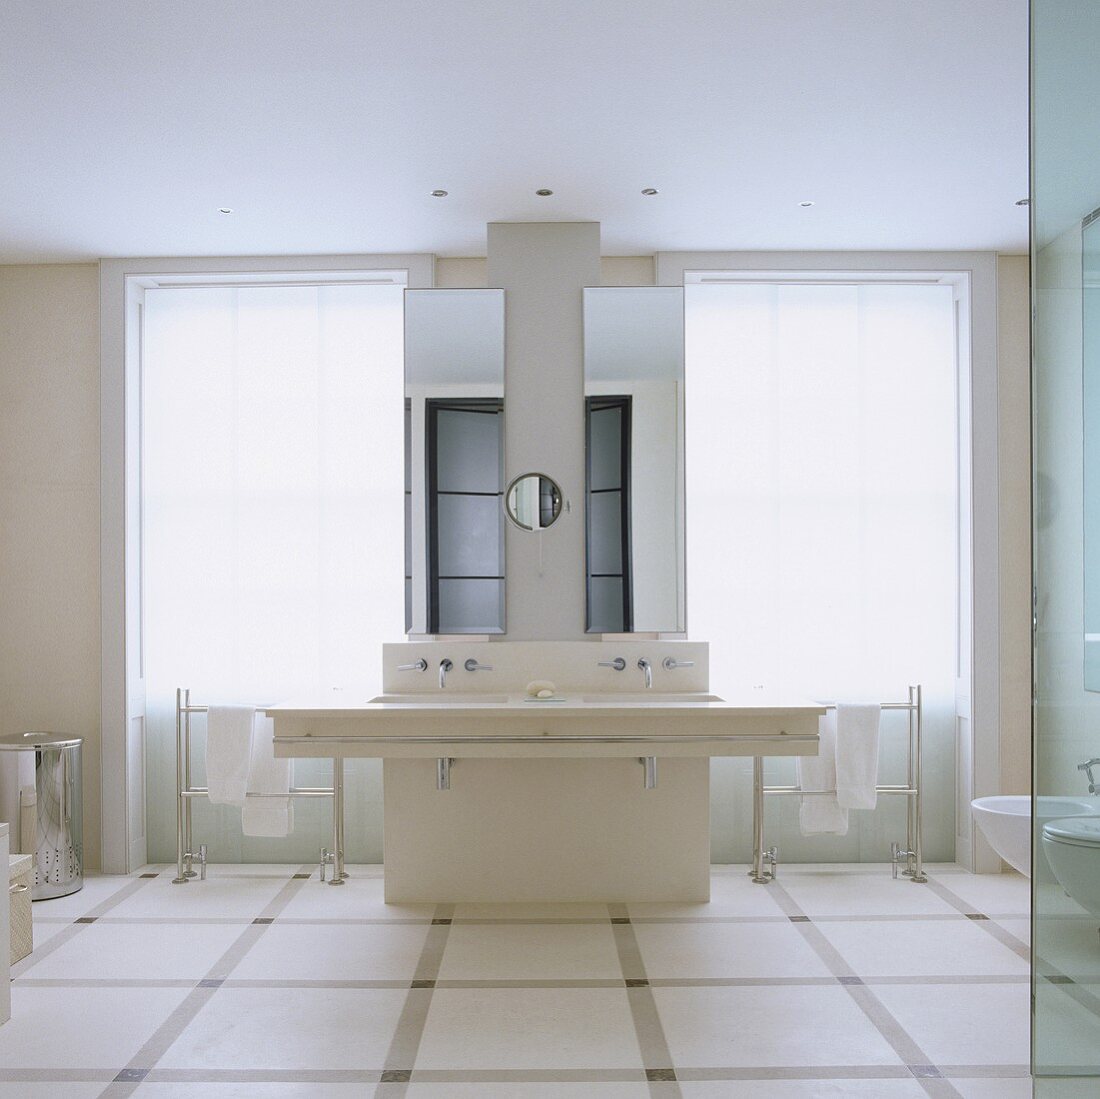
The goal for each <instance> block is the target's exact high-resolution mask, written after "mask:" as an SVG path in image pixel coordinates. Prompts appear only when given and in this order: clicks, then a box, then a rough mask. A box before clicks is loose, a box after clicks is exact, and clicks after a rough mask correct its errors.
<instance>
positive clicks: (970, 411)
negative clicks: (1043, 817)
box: [656, 252, 1001, 873]
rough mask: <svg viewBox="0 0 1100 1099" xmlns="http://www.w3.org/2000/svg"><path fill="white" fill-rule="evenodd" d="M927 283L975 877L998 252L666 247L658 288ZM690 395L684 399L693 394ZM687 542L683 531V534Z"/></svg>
mask: <svg viewBox="0 0 1100 1099" xmlns="http://www.w3.org/2000/svg"><path fill="white" fill-rule="evenodd" d="M799 277H802V278H805V279H812V280H813V281H822V280H828V281H836V282H840V281H845V280H849V281H861V282H868V281H884V280H885V281H891V280H898V281H906V282H915V281H926V280H928V281H934V282H941V283H942V282H946V283H950V284H951V285H953V286H954V288H955V308H956V338H957V341H958V346H957V366H958V379H957V399H958V415H959V439H960V442H962V443H966V442H967V441H968V442H969V446H965V445H963V446H960V450H959V455H958V459H959V460H958V470H959V482H958V506H959V511H958V519H959V560H958V593H959V600H958V614H957V646H958V651H957V675H956V688H955V751H956V791H955V793H956V819H955V858H956V861H957V862H958V863H959V864H961V865H963V866H965V867H966V868H967V869H969V870H972V871H974V872H976V873H996V872H998V871H999V870H1000V869H1001V861H1000V858H999V857H998V856H997V854H996V853H995V852H994V851H993V849H992V848H991V847H990V846H989V844H988V843H987V842H986V841H985V839H984V837H982V836H981V835H980V833H978V832H977V830H976V829H975V826H974V823H973V819H972V814H971V812H970V802H971V801H972V800H973V799H974V798H976V797H984V796H987V795H990V794H997V793H999V792H1000V782H1001V779H1000V773H1001V766H1000V727H1001V721H1000V697H1001V691H1000V685H1001V666H1000V505H999V498H998V497H999V494H998V486H999V453H998V440H999V427H1000V422H999V412H998V328H997V255H996V253H994V252H661V253H658V254H657V256H656V283H657V285H658V286H683V285H685V284H688V283H693V282H703V281H710V280H712V279H719V280H721V281H735V282H738V281H740V282H768V281H773V280H776V279H783V280H784V281H788V280H797V279H798V278H799ZM689 399H690V394H689ZM689 537H690V532H689Z"/></svg>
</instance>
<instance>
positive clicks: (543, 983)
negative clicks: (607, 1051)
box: [14, 973, 1089, 995]
mask: <svg viewBox="0 0 1100 1099" xmlns="http://www.w3.org/2000/svg"><path fill="white" fill-rule="evenodd" d="M1048 979H1049V980H1051V981H1053V982H1056V983H1065V984H1074V983H1075V982H1073V981H1072V980H1071V979H1070V978H1069V977H1063V978H1057V977H1052V978H1048ZM1029 981H1030V977H1029V976H1028V975H1027V974H1026V973H1017V974H1012V975H1003V974H1001V975H981V974H978V975H974V976H965V975H960V974H952V975H943V976H918V977H896V976H889V977H850V976H841V977H648V978H647V977H640V978H639V977H627V978H625V979H623V978H611V977H592V978H581V977H574V978H562V979H557V980H554V979H549V978H547V979H537V978H516V979H508V978H503V977H498V978H494V979H492V980H483V981H479V980H473V979H462V980H459V979H450V980H437V981H433V980H423V979H421V980H408V979H403V980H381V979H377V980H365V979H364V980H339V979H335V978H332V979H321V978H316V979H311V978H305V977H302V978H285V979H283V978H276V977H226V978H221V977H217V978H200V979H197V980H196V979H195V978H178V977H177V978H169V977H147V978H144V977H39V978H36V977H19V978H17V979H16V980H15V982H14V984H16V985H17V986H18V987H19V988H194V987H196V985H197V986H198V987H200V988H218V987H221V988H287V989H291V988H331V989H349V988H351V989H394V988H399V989H400V988H414V989H431V988H445V989H456V988H460V989H461V988H466V989H476V988H535V989H537V988H580V989H585V988H622V987H624V985H625V987H626V988H644V987H646V986H647V985H648V986H650V987H653V988H777V987H788V988H791V987H793V988H821V987H823V986H824V987H829V986H832V985H835V984H837V983H838V982H839V983H840V984H850V985H858V984H866V985H1008V984H1018V985H1022V984H1028V983H1029ZM1078 987H1079V986H1078ZM1084 994H1085V995H1089V993H1087V992H1085V993H1084Z"/></svg>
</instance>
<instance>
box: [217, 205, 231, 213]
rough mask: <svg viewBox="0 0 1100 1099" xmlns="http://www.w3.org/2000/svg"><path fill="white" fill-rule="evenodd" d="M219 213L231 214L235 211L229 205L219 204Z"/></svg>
mask: <svg viewBox="0 0 1100 1099" xmlns="http://www.w3.org/2000/svg"><path fill="white" fill-rule="evenodd" d="M218 213H219V214H231V213H233V211H232V210H231V209H230V208H229V207H228V206H219V207H218Z"/></svg>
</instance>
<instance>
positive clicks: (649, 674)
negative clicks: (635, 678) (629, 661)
mask: <svg viewBox="0 0 1100 1099" xmlns="http://www.w3.org/2000/svg"><path fill="white" fill-rule="evenodd" d="M638 667H639V668H641V670H642V673H643V674H644V675H645V685H646V688H647V689H648V688H650V687H652V686H653V665H652V664H650V662H649V661H648V660H646V658H645V657H644V656H643V657H642V658H641V659H640V660H639V661H638Z"/></svg>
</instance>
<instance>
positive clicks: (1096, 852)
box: [1043, 816, 1100, 918]
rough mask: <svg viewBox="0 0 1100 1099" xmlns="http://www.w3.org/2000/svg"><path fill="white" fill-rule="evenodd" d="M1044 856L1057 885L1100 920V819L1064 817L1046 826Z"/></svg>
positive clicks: (1093, 817) (1044, 828)
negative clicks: (1056, 880)
mask: <svg viewBox="0 0 1100 1099" xmlns="http://www.w3.org/2000/svg"><path fill="white" fill-rule="evenodd" d="M1043 853H1044V854H1045V855H1046V857H1047V862H1048V863H1049V864H1050V868H1051V870H1053V871H1054V876H1055V877H1056V878H1057V879H1058V884H1059V885H1060V886H1061V887H1062V888H1063V889H1064V890H1065V891H1066V892H1067V893H1068V894H1069V895H1070V896H1071V897H1072V898H1073V899H1074V900H1075V901H1076V902H1077V903H1078V904H1079V905H1081V907H1082V908H1085V909H1087V910H1088V911H1089V912H1091V913H1092V914H1093V915H1094V916H1096V917H1097V918H1100V817H1095V816H1092V817H1065V818H1063V819H1061V820H1052V821H1048V822H1047V823H1046V824H1044V825H1043Z"/></svg>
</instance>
